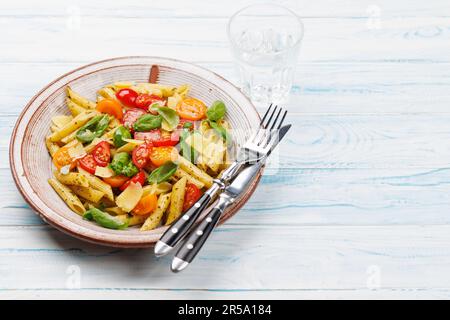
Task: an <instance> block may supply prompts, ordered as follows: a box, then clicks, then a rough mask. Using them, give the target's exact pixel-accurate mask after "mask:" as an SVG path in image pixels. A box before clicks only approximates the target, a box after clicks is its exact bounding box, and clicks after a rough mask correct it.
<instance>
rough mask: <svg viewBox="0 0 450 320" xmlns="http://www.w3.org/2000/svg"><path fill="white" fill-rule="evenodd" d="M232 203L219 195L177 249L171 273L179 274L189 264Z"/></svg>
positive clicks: (222, 195)
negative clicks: (212, 206)
mask: <svg viewBox="0 0 450 320" xmlns="http://www.w3.org/2000/svg"><path fill="white" fill-rule="evenodd" d="M231 202H232V201H230V199H228V198H227V196H226V195H225V194H223V193H222V194H221V196H220V200H219V203H218V204H217V205H216V206H215V207H214V208H213V209H212V210H211V211H210V212H209V213H208V215H207V216H206V217H205V219H203V220H202V221H201V222H200V224H199V225H198V226H197V228H196V229H195V230H193V231H192V232H191V233H190V234H189V236H188V237H187V238H186V240H185V241H184V243H183V245H182V246H181V247H180V248H179V249H178V251H177V253H176V254H175V258H174V259H173V261H172V271H173V272H179V271H181V270H183V269H184V268H186V267H187V266H188V264H189V263H191V262H192V261H193V260H194V258H195V256H196V255H197V253H199V251H200V249H201V248H202V247H203V245H204V244H205V242H206V240H207V239H208V237H209V236H210V234H211V233H212V231H213V230H214V228H215V226H216V225H217V223H218V222H219V219H220V216H221V215H222V213H223V212H224V211H225V209H226V207H227V206H228V205H229V204H231Z"/></svg>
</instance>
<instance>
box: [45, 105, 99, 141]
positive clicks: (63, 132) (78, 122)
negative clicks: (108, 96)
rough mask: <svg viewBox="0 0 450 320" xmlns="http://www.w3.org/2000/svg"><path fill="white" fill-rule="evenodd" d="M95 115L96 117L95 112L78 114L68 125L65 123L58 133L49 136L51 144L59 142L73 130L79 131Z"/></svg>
mask: <svg viewBox="0 0 450 320" xmlns="http://www.w3.org/2000/svg"><path fill="white" fill-rule="evenodd" d="M95 115H96V112H85V113H80V114H79V115H77V116H76V117H75V118H73V119H72V120H71V121H70V122H69V123H67V124H66V125H64V126H63V127H62V128H60V129H59V130H58V131H55V132H53V133H52V134H51V135H50V141H52V142H58V141H61V139H63V138H64V137H65V136H67V135H69V134H71V133H72V132H74V131H75V130H77V129H79V128H80V127H81V126H83V125H84V124H85V123H86V122H88V121H89V120H90V119H91V118H93V117H94V116H95Z"/></svg>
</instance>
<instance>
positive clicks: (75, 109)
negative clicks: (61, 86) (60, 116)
mask: <svg viewBox="0 0 450 320" xmlns="http://www.w3.org/2000/svg"><path fill="white" fill-rule="evenodd" d="M66 104H67V107H68V108H69V111H70V113H71V114H72V116H74V117H76V116H77V115H79V114H80V113H83V112H86V108H83V107H82V106H80V105H79V104H77V103H75V102H74V101H72V100H70V99H69V98H66Z"/></svg>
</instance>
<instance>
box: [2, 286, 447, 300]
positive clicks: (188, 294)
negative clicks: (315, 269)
mask: <svg viewBox="0 0 450 320" xmlns="http://www.w3.org/2000/svg"><path fill="white" fill-rule="evenodd" d="M449 297H450V290H449V289H420V288H419V289H384V290H383V289H373V290H371V289H348V290H346V289H342V290H341V289H336V290H310V289H306V290H284V289H279V290H188V289H186V290H180V289H175V290H164V289H163V290H153V289H142V288H141V289H137V288H132V289H109V288H105V289H102V288H99V289H65V290H61V289H60V290H58V289H56V290H53V289H51V290H50V289H44V290H35V289H29V290H20V289H19V290H17V289H12V290H1V289H0V299H14V300H16V299H61V300H74V299H87V300H98V299H108V300H128V299H133V300H136V299H138V300H154V299H156V300H159V299H162V300H164V299H176V300H235V299H243V300H266V299H276V300H278V299H282V300H287V299H296V300H303V299H318V300H322V299H332V300H336V299H350V300H360V299H374V300H377V299H382V300H385V299H389V300H396V299H401V300H403V299H408V300H409V299H420V300H427V299H433V300H434V299H448V298H449Z"/></svg>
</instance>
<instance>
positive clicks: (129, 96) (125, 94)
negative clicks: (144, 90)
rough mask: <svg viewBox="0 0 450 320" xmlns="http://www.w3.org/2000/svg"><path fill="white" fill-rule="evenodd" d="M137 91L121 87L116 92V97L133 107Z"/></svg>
mask: <svg viewBox="0 0 450 320" xmlns="http://www.w3.org/2000/svg"><path fill="white" fill-rule="evenodd" d="M137 96H138V93H137V92H136V91H134V90H132V89H121V90H119V91H118V92H117V93H116V98H117V99H118V100H119V101H120V102H122V104H124V105H126V106H127V107H133V106H134V102H135V101H136V98H137Z"/></svg>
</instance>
